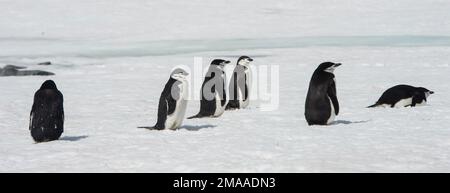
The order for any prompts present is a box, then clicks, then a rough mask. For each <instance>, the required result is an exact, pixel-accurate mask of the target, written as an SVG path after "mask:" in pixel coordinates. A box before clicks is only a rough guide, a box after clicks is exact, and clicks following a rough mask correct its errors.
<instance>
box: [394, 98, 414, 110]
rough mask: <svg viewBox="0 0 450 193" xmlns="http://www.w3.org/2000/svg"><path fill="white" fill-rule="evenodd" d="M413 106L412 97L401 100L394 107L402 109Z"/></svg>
mask: <svg viewBox="0 0 450 193" xmlns="http://www.w3.org/2000/svg"><path fill="white" fill-rule="evenodd" d="M411 104H412V97H410V98H406V99H402V100H399V101H398V102H397V103H395V105H394V107H395V108H401V107H406V106H410V105H411Z"/></svg>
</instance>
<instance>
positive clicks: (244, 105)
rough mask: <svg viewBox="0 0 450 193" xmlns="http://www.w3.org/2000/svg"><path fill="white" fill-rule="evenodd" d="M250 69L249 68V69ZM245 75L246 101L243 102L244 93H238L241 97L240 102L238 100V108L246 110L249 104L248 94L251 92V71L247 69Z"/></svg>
mask: <svg viewBox="0 0 450 193" xmlns="http://www.w3.org/2000/svg"><path fill="white" fill-rule="evenodd" d="M249 68H250V67H249ZM245 75H246V77H247V79H246V81H245V86H246V87H247V95H248V96H247V100H245V101H244V94H245V93H242V92H240V94H241V95H240V96H241V98H240V100H239V107H240V108H246V107H248V105H249V104H250V92H251V90H252V87H251V86H252V73H251V70H250V69H247V70H246V71H245ZM243 90H244V92H245V87H244V89H243Z"/></svg>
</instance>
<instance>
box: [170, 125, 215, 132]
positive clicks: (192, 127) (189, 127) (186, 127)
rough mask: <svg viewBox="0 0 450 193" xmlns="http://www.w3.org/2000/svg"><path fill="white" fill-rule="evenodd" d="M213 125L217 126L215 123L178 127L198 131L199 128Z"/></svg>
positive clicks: (212, 126)
mask: <svg viewBox="0 0 450 193" xmlns="http://www.w3.org/2000/svg"><path fill="white" fill-rule="evenodd" d="M214 127H217V125H183V126H181V127H180V128H179V129H185V130H188V131H199V130H201V129H206V128H214Z"/></svg>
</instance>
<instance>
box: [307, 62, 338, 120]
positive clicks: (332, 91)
mask: <svg viewBox="0 0 450 193" xmlns="http://www.w3.org/2000/svg"><path fill="white" fill-rule="evenodd" d="M340 65H341V64H340V63H332V62H324V63H322V64H320V65H319V67H317V69H316V70H315V71H314V73H313V75H312V77H311V81H310V83H309V89H308V94H307V96H306V103H305V118H306V121H307V122H308V124H309V125H328V124H330V123H332V122H333V121H334V118H335V116H336V115H338V114H339V102H338V99H337V96H336V82H335V76H334V70H335V68H336V67H338V66H340Z"/></svg>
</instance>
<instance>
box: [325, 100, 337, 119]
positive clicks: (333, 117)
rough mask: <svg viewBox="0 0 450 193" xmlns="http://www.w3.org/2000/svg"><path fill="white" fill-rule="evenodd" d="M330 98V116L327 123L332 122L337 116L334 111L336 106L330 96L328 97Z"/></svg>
mask: <svg viewBox="0 0 450 193" xmlns="http://www.w3.org/2000/svg"><path fill="white" fill-rule="evenodd" d="M328 100H329V101H330V109H331V112H330V117H329V118H328V120H327V124H330V123H332V122H333V121H334V119H335V117H336V112H335V111H334V106H333V102H332V101H331V99H330V97H328Z"/></svg>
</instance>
